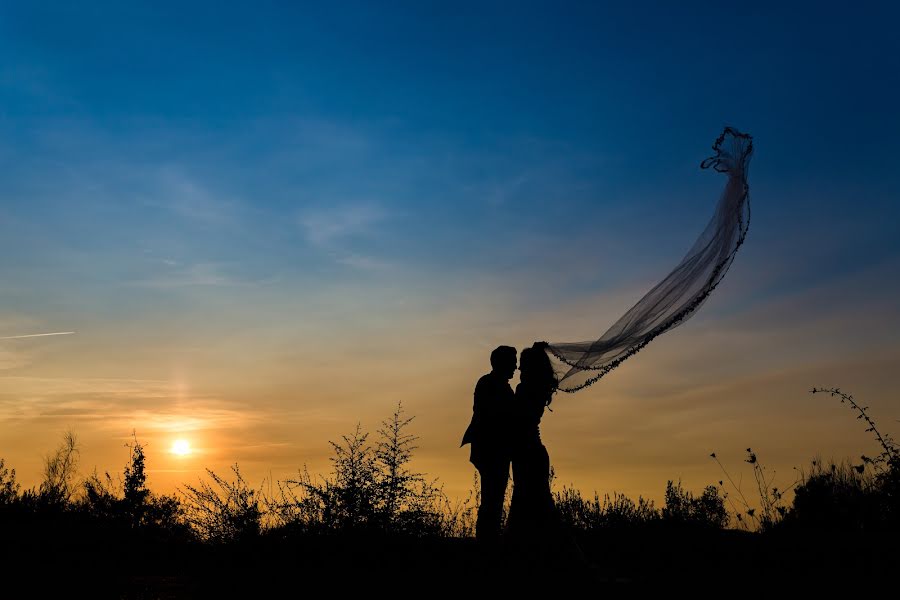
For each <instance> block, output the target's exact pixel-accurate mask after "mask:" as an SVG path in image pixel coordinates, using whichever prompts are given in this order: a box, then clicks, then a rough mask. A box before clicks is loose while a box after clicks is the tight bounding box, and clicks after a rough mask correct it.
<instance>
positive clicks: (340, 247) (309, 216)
mask: <svg viewBox="0 0 900 600" xmlns="http://www.w3.org/2000/svg"><path fill="white" fill-rule="evenodd" d="M388 218H389V213H388V211H387V210H385V208H384V207H383V206H381V205H380V204H377V203H374V202H358V203H350V204H344V205H340V206H333V207H328V208H318V209H315V210H310V211H307V212H306V213H303V214H301V215H300V217H299V218H298V222H299V224H300V227H301V229H302V230H303V234H304V237H305V239H306V241H307V242H308V243H309V244H310V245H311V246H313V247H315V248H318V249H320V250H324V251H327V252H328V255H329V256H330V257H331V258H332V260H334V262H336V263H338V264H341V265H344V266H347V267H351V268H354V269H359V270H363V271H381V270H384V269H387V268H390V267H391V266H392V265H391V264H390V263H389V262H388V261H386V260H384V259H381V258H378V257H376V256H373V255H371V254H367V253H364V252H360V251H358V250H357V249H355V248H354V247H355V246H358V245H360V242H362V241H364V240H365V239H367V238H372V237H374V236H376V235H377V233H378V229H379V227H380V226H381V225H383V224H384V223H385V221H387V219H388Z"/></svg>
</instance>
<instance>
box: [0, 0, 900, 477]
mask: <svg viewBox="0 0 900 600" xmlns="http://www.w3.org/2000/svg"><path fill="white" fill-rule="evenodd" d="M223 4H226V3H190V6H185V5H184V4H183V3H178V4H175V3H173V4H168V5H165V4H164V3H140V2H130V3H124V4H123V3H103V2H98V3H88V4H84V3H81V4H72V3H56V4H54V3H19V4H15V5H14V4H12V3H4V4H3V5H2V9H0V56H2V59H0V169H2V170H0V252H2V253H3V256H5V257H6V258H5V260H4V261H2V262H0V277H2V279H3V280H4V281H5V284H4V286H3V287H2V289H0V335H3V334H8V335H16V334H19V333H31V332H32V331H45V330H77V331H78V332H79V333H78V334H76V336H72V338H73V339H71V340H60V339H48V340H41V341H39V342H35V343H33V344H32V345H30V346H25V345H24V344H18V345H14V346H7V347H5V348H2V349H0V366H2V367H3V369H4V372H5V373H6V375H7V376H8V377H20V378H26V379H27V378H29V377H30V378H32V379H31V380H28V381H25V380H24V379H23V380H22V381H19V380H17V381H19V383H18V384H17V385H21V386H22V387H21V389H22V390H30V391H24V392H21V393H22V394H26V395H28V396H29V397H34V398H38V397H43V396H42V394H45V393H49V392H46V391H41V390H45V388H42V387H40V386H46V385H47V384H46V382H47V380H49V379H53V378H78V377H93V378H104V381H106V379H105V378H123V379H128V380H130V379H131V378H150V379H153V380H154V381H156V380H163V379H167V378H168V377H169V375H170V374H171V373H172V372H176V371H177V372H178V373H186V374H188V375H184V376H185V377H187V378H189V379H191V380H192V381H194V382H195V383H194V385H195V386H196V387H197V389H198V390H205V391H203V392H202V393H203V394H210V395H212V396H215V395H216V394H220V395H221V394H226V392H223V391H221V390H220V389H219V388H220V387H222V388H224V386H225V384H226V383H229V384H230V385H231V387H230V388H229V389H240V390H242V391H241V392H240V393H237V392H234V394H233V395H234V396H235V397H231V396H229V397H228V398H227V401H228V402H235V403H244V404H243V405H242V406H244V405H246V406H251V407H252V406H255V405H254V404H253V402H256V400H252V401H251V400H250V398H259V397H267V396H266V395H267V394H271V395H272V397H273V398H276V397H280V396H278V394H276V393H274V392H272V391H271V390H270V389H269V388H271V387H272V386H275V385H276V382H282V384H283V385H284V386H289V385H291V384H292V383H297V382H298V381H299V383H297V384H298V385H310V386H312V387H314V388H315V389H319V387H318V386H319V383H310V382H306V383H303V382H304V381H305V380H303V378H302V377H300V376H297V377H300V379H299V380H295V379H292V377H294V375H291V376H290V377H289V376H288V375H286V373H288V366H287V365H288V364H291V365H293V367H291V368H293V369H295V370H296V369H300V370H301V371H302V370H303V367H302V365H303V363H304V361H309V360H314V359H312V358H310V357H311V356H312V355H313V353H312V351H311V350H310V351H309V354H307V353H306V352H307V350H302V351H300V350H297V352H296V354H295V353H293V351H292V350H291V348H299V347H303V348H307V349H308V348H319V349H322V351H323V352H324V354H325V357H326V358H323V359H322V360H325V361H329V360H330V361H332V362H334V363H335V364H337V363H339V362H340V361H342V360H344V359H345V357H347V356H348V354H347V353H348V352H349V353H350V354H349V356H351V357H352V358H353V361H354V364H359V362H358V361H360V360H366V357H371V356H372V352H373V351H375V350H373V349H378V348H379V347H380V345H381V344H382V343H383V341H384V340H385V338H386V337H388V338H391V340H392V342H391V343H392V344H395V345H396V347H393V346H392V348H393V349H392V350H391V352H393V354H390V355H391V356H392V357H394V359H395V362H394V363H391V364H390V365H388V366H385V365H380V366H372V365H367V366H365V367H361V368H364V369H380V370H381V372H383V373H386V375H385V377H386V378H387V379H390V377H395V378H398V377H401V376H402V373H403V372H404V368H405V367H404V366H403V365H404V361H405V360H406V359H405V358H404V357H405V356H408V355H409V354H410V353H413V354H416V355H417V358H421V356H418V355H422V354H425V355H429V353H431V354H433V355H434V356H435V359H434V360H435V363H434V364H433V365H431V366H430V367H429V368H432V367H433V368H434V369H437V370H439V369H440V365H448V364H454V365H465V368H462V367H461V368H462V371H461V374H460V375H459V381H461V383H460V384H459V385H460V388H459V389H461V390H467V386H468V385H469V383H470V382H469V381H468V379H466V378H467V377H468V378H469V379H472V382H474V380H475V379H474V378H477V375H478V374H479V369H481V368H482V367H481V366H480V365H481V362H479V360H480V359H482V358H484V357H483V356H481V354H479V353H483V352H484V351H485V349H489V348H490V347H493V345H496V344H499V343H504V342H505V341H506V340H505V339H503V336H512V337H515V338H516V340H517V343H520V344H521V343H522V342H524V341H526V340H528V339H550V340H551V341H569V340H568V339H558V338H559V336H562V337H565V336H568V335H576V336H578V337H579V338H589V337H595V336H599V334H600V333H602V331H603V330H604V329H605V327H606V326H607V325H608V324H610V323H611V322H612V321H613V320H614V319H615V317H616V316H618V314H620V313H621V311H622V310H624V309H626V308H627V307H628V306H629V305H630V304H631V303H632V302H634V301H635V300H636V299H637V298H638V297H640V295H641V293H642V290H646V289H647V286H649V285H652V283H654V282H655V281H656V280H658V279H659V278H660V277H662V276H663V275H665V273H666V272H667V271H668V269H669V268H671V267H672V266H674V265H675V264H676V263H677V261H678V260H679V259H680V257H681V254H682V253H683V252H685V251H686V250H687V249H688V248H689V247H690V245H691V244H692V242H693V240H694V238H695V237H696V235H697V234H699V232H700V231H701V230H702V228H703V226H704V225H705V223H706V219H708V218H709V215H710V214H711V211H712V207H713V205H714V202H715V199H716V197H717V194H718V191H719V190H720V189H721V186H722V184H723V183H724V181H723V180H722V179H723V178H722V176H720V175H717V174H715V173H711V172H703V171H700V169H699V163H700V161H701V160H702V159H703V158H705V157H706V156H708V155H709V154H710V146H711V144H712V142H713V140H714V139H715V138H716V136H717V135H718V134H719V132H720V131H721V129H722V127H723V126H724V125H726V124H730V125H733V126H736V127H738V128H739V129H742V130H744V131H747V132H749V133H751V134H752V135H753V136H754V138H755V146H756V154H755V156H754V159H753V163H752V166H751V174H750V185H751V203H752V209H753V221H752V224H751V228H750V232H749V237H748V240H747V244H746V245H745V246H744V248H742V250H741V252H740V253H739V255H738V257H737V260H736V262H735V265H734V267H733V268H732V271H731V272H730V273H729V276H728V279H726V281H725V283H724V284H723V286H722V288H721V289H720V290H719V291H717V294H718V295H720V296H721V297H722V299H721V300H719V299H718V298H714V299H713V300H712V301H710V302H709V303H708V304H707V305H706V306H705V307H704V313H703V314H702V315H700V316H699V317H698V319H701V320H702V319H706V320H707V321H705V323H707V325H709V326H710V327H713V326H714V325H715V323H717V322H718V321H716V319H719V318H721V319H737V320H738V321H739V322H741V323H743V325H742V327H743V328H744V329H743V330H748V331H749V330H753V329H754V328H756V327H758V325H756V324H754V323H759V320H766V319H770V320H771V321H772V323H775V324H777V328H778V329H779V331H785V330H790V329H791V327H794V326H796V327H798V329H797V331H799V330H800V328H802V327H807V326H808V327H809V329H808V330H807V329H803V337H804V340H805V341H804V342H803V344H807V345H809V347H810V348H822V347H833V348H834V354H833V355H829V356H830V357H831V358H836V357H837V356H838V354H839V350H838V348H839V347H840V344H842V343H844V344H847V345H848V347H852V348H854V349H857V350H859V349H864V350H872V349H873V348H883V347H885V345H888V346H889V345H890V339H887V340H885V339H883V338H884V337H885V336H887V334H888V333H893V332H897V331H900V328H898V325H897V320H896V319H895V318H894V317H893V311H892V310H891V309H890V308H889V307H890V305H891V304H892V303H894V301H896V300H898V299H900V293H898V292H900V290H898V286H897V282H896V281H897V280H896V277H894V275H896V269H897V266H898V265H900V235H898V234H900V208H898V201H900V170H898V169H897V164H898V159H900V148H898V145H897V139H898V134H900V117H898V115H897V112H896V110H897V108H896V107H897V106H900V64H898V63H900V43H898V41H897V36H896V32H895V31H894V27H895V24H896V22H897V19H898V17H900V12H898V9H897V8H895V7H894V6H893V5H892V4H890V3H887V2H883V3H865V2H863V3H855V4H853V5H852V7H851V6H848V5H846V4H838V3H834V4H833V5H832V4H831V3H810V4H806V5H803V4H800V3H790V5H789V6H784V5H783V3H782V4H778V3H771V4H765V3H748V4H745V5H739V6H730V5H712V4H709V3H695V4H688V3H678V4H677V6H676V5H675V4H672V3H629V5H628V7H627V8H625V7H615V6H607V5H605V4H604V3H585V4H579V3H571V4H560V3H515V4H512V3H495V4H491V3H471V4H463V3H458V2H454V3H442V4H439V3H340V4H338V3H332V4H329V6H327V7H325V6H323V5H319V6H311V5H305V4H303V3H271V2H254V3H245V4H239V3H227V6H223ZM848 286H852V289H851V288H850V287H848ZM836 294H837V295H840V294H846V299H847V301H848V303H847V304H843V305H835V302H836V300H834V298H835V295H836ZM598 299H599V300H598ZM799 299H802V301H801V300H799ZM851 300H852V303H849V302H850V301H851ZM597 302H599V303H600V304H597ZM854 306H857V307H858V306H867V307H868V308H867V309H866V311H867V313H868V314H869V316H872V315H881V316H883V320H882V322H881V323H882V324H881V326H878V325H874V324H869V327H870V328H869V329H864V328H862V327H863V326H862V325H859V324H858V323H857V321H856V320H855V319H858V318H861V317H860V314H859V312H858V311H857V310H856V309H854V308H853V307H854ZM555 307H558V308H555ZM872 307H877V309H874V308H872ZM555 310H556V311H558V312H554V311H555ZM579 311H581V312H579ZM879 311H881V312H879ZM555 315H559V316H558V319H557V317H556V316H555ZM816 315H820V316H821V315H827V316H822V317H821V318H822V319H826V321H827V322H828V323H835V322H837V323H839V324H840V323H842V322H843V327H844V328H847V329H849V330H852V331H855V332H856V337H853V339H850V340H848V339H847V337H846V333H845V332H844V331H843V330H840V327H838V328H837V329H835V330H834V332H833V333H828V332H829V331H830V330H828V329H827V328H823V327H821V326H816V325H812V324H811V322H812V321H811V319H814V318H816ZM751 316H752V318H751ZM753 319H756V321H753ZM885 323H886V324H885ZM804 324H805V325H804ZM703 326H706V325H701V327H703ZM774 326H775V325H773V327H774ZM585 327H587V328H588V330H584V328H585ZM839 330H840V331H839ZM580 331H584V333H578V332H580ZM673 335H676V334H674V333H673ZM677 335H680V336H682V337H681V338H679V339H680V340H681V341H683V342H685V343H687V340H688V338H689V337H690V335H691V334H690V331H689V329H688V328H682V330H680V331H679V332H678V333H677ZM798 335H799V334H798ZM447 336H450V337H452V341H451V340H450V338H448V337H447ZM516 336H519V337H516ZM816 336H819V337H816ZM887 337H888V338H890V336H887ZM76 338H77V339H76ZM891 339H893V338H891ZM778 343H779V344H780V345H781V348H782V350H783V349H784V347H785V346H786V347H787V348H790V347H791V344H794V343H796V344H800V342H799V341H798V340H797V339H794V340H792V339H782V340H780V341H779V342H778ZM445 346H447V347H451V346H452V347H453V348H455V349H458V351H459V353H464V352H466V350H465V348H467V347H468V348H471V349H472V350H471V352H472V356H473V357H474V358H464V357H463V355H462V354H458V355H454V356H456V358H454V359H452V360H455V361H457V362H450V363H447V362H446V360H449V359H447V358H446V357H445V356H444V354H442V353H441V351H440V350H439V349H440V348H443V347H445ZM802 347H803V348H806V347H807V346H802ZM798 348H799V346H798ZM404 352H406V353H407V354H404ZM776 354H777V353H776ZM476 355H477V356H476ZM813 355H814V353H813ZM779 356H781V355H780V354H779ZM782 358H783V357H782ZM636 360H637V359H636ZM641 360H646V361H648V362H647V363H646V364H648V365H650V364H655V363H653V360H654V359H653V358H652V357H651V358H646V359H644V358H642V359H641ZM823 360H824V359H823ZM279 361H284V365H285V366H284V369H285V371H280V370H278V369H277V368H276V367H275V366H273V365H276V364H277V365H281V364H282V363H281V362H279ZM314 364H315V365H316V366H314V367H311V368H312V369H314V370H317V371H323V370H325V371H327V369H326V368H325V367H322V366H321V365H319V363H314ZM423 368H424V367H423ZM722 368H725V367H724V366H723V367H722ZM729 368H730V367H729ZM760 368H761V369H762V370H763V371H765V369H764V368H763V367H760ZM765 368H769V369H770V371H771V368H772V367H771V365H769V366H768V367H765ZM392 369H395V370H393V371H392ZM465 369H469V370H468V371H467V370H465ZM242 370H243V371H246V372H253V373H259V375H258V377H259V378H260V379H265V378H268V379H267V380H266V382H264V383H265V385H262V384H261V386H262V387H260V388H259V389H253V388H252V386H249V387H246V386H245V387H246V389H245V387H242V385H244V384H241V383H238V382H236V381H233V380H232V379H229V377H228V372H236V371H237V372H239V371H242ZM426 370H427V369H426ZM470 371H471V372H470ZM714 371H715V369H714V368H710V372H714ZM428 372H430V373H431V372H436V371H428ZM263 373H265V375H263ZM729 374H730V375H734V374H735V373H734V372H733V371H729ZM255 377H257V375H255ZM329 377H339V376H337V375H328V376H325V375H323V381H333V379H328V378H329ZM473 377H474V378H473ZM279 378H282V379H279ZM38 380H40V381H38ZM92 381H95V380H92ZM40 382H43V383H40ZM813 383H816V382H810V385H812V384H813ZM73 385H74V384H73ZM322 385H325V384H324V383H323V384H322ZM448 385H449V384H448ZM453 385H457V384H453ZM29 386H31V387H29ZM85 386H87V387H85ZM267 386H268V387H267ZM77 387H78V389H79V390H85V389H90V386H89V385H87V384H85V383H84V382H81V383H79V386H77ZM17 389H19V388H17ZM54 389H56V388H54ZM104 389H105V388H104ZM78 393H79V394H80V393H82V392H81V391H79V392H78ZM85 393H86V392H85ZM198 393H200V392H199V391H198ZM229 393H230V392H229ZM347 393H349V392H347ZM448 393H449V392H448ZM465 393H466V394H468V393H469V392H468V391H465ZM153 394H157V392H153ZM163 395H165V394H163ZM152 396H153V397H154V398H155V397H157V396H155V395H152ZM20 397H21V396H17V397H16V398H20ZM217 397H218V396H217ZM19 401H20V400H17V399H9V400H7V402H8V403H9V405H14V403H15V402H19ZM222 401H223V402H224V401H225V400H222ZM272 403H273V405H280V404H279V403H283V402H282V401H281V400H272ZM465 404H466V403H465V402H463V408H462V410H461V412H459V414H456V413H454V417H453V418H456V419H462V420H463V421H464V420H465V415H464V414H463V413H465V411H466V410H468V407H467V406H465ZM246 406H245V408H246ZM427 406H428V405H426V404H423V405H422V406H421V410H422V411H424V410H427ZM242 410H244V409H242ZM248 410H249V409H248ZM336 410H337V409H336ZM341 411H343V412H341ZM357 412H359V411H357V410H356V409H355V408H353V406H352V404H351V405H347V406H345V407H344V408H342V409H340V411H337V412H336V413H335V414H334V415H332V416H331V417H329V418H333V419H336V420H340V419H339V417H340V418H343V419H345V420H349V421H352V420H354V418H356V414H357ZM363 412H364V411H363ZM381 412H382V413H384V414H387V410H386V409H385V410H383V411H381ZM10 414H11V413H10ZM242 414H248V413H246V411H245V412H244V413H242ZM266 414H268V413H266ZM373 414H381V413H378V412H377V411H376V412H375V413H373ZM424 420H425V424H424V425H423V427H425V430H426V431H431V430H430V429H428V428H429V427H432V428H433V430H434V431H439V430H441V429H440V426H439V425H438V424H436V423H435V424H433V425H429V424H428V420H427V418H425V419H424ZM129 422H131V421H129ZM341 422H343V421H341ZM463 425H464V423H463ZM35 426H37V425H35ZM83 427H86V426H83ZM441 431H443V430H441ZM453 431H454V432H455V429H454V430H453ZM129 433H130V429H129V431H125V432H123V435H127V434H129ZM97 435H99V434H97ZM286 435H287V434H286ZM454 435H455V433H453V434H452V435H451V434H450V433H447V437H448V439H449V438H452V437H453V436H454ZM442 442H443V440H442ZM98 443H99V442H98ZM23 452H24V451H23ZM299 453H300V450H297V451H296V454H298V455H299ZM435 454H436V455H437V454H439V453H438V452H437V451H435ZM551 454H552V452H551ZM28 456H31V455H28ZM291 456H294V455H291ZM456 458H458V457H455V458H453V459H452V460H456ZM260 460H262V459H260ZM273 460H274V459H273ZM449 460H450V459H448V461H449ZM635 485H636V484H635Z"/></svg>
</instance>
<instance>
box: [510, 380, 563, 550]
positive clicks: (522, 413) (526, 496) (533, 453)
mask: <svg viewBox="0 0 900 600" xmlns="http://www.w3.org/2000/svg"><path fill="white" fill-rule="evenodd" d="M549 394H550V392H548V391H546V390H542V389H539V387H538V386H534V385H529V384H527V383H520V384H519V385H518V386H517V387H516V400H515V405H514V406H515V412H514V413H513V432H512V470H513V493H512V500H511V502H510V507H509V517H508V519H507V524H508V528H509V532H510V534H511V535H513V536H529V537H531V536H534V535H542V534H545V533H547V532H548V531H547V530H548V529H549V528H552V527H555V526H557V525H558V522H557V518H556V508H555V506H554V504H553V495H552V494H551V492H550V456H549V455H548V454H547V448H546V447H545V446H544V444H543V443H542V442H541V432H540V422H541V417H542V416H543V414H544V407H545V406H546V405H547V400H548V396H549Z"/></svg>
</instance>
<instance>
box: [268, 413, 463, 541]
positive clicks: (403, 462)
mask: <svg viewBox="0 0 900 600" xmlns="http://www.w3.org/2000/svg"><path fill="white" fill-rule="evenodd" d="M412 420H413V419H412V418H404V416H403V408H402V406H400V405H399V404H398V406H397V409H396V410H395V411H394V413H393V415H392V416H391V418H390V419H388V420H385V421H383V422H382V426H381V428H380V429H379V431H378V432H379V435H380V439H379V441H378V442H377V443H376V444H375V445H374V446H373V445H371V444H370V443H369V441H368V438H369V436H368V434H367V433H365V432H364V431H363V430H362V428H361V426H359V425H357V427H356V429H355V431H354V432H353V433H351V434H350V435H345V436H342V440H343V441H342V442H341V443H337V442H329V443H330V444H331V446H332V449H333V450H334V455H333V456H332V457H331V459H330V460H331V464H332V474H331V477H324V478H319V479H313V478H312V477H311V476H310V475H309V472H308V471H307V470H306V469H305V468H304V470H303V471H301V472H300V476H299V477H298V478H297V479H293V480H288V481H286V482H283V483H280V484H279V495H278V497H277V498H275V499H272V501H271V502H270V509H271V514H272V516H273V517H274V518H275V521H276V523H277V524H278V525H281V526H288V525H290V526H291V527H294V528H301V529H303V530H305V531H313V532H329V533H336V532H341V533H378V534H394V535H404V536H438V535H444V534H446V533H447V532H448V531H451V530H454V531H455V530H458V529H459V525H460V523H461V518H462V517H461V510H460V509H459V508H458V507H457V509H455V510H454V509H452V508H450V506H449V501H448V500H447V499H446V497H445V496H444V494H443V493H442V492H441V490H440V489H439V488H437V487H436V486H435V485H434V482H431V481H428V480H426V479H425V477H424V476H423V475H422V474H421V473H416V472H413V471H411V470H410V469H409V464H410V462H411V461H412V455H413V451H414V450H415V449H416V447H415V446H414V445H413V443H414V442H415V440H416V439H417V438H416V437H415V436H413V435H409V434H407V433H406V428H407V427H408V425H409V424H410V422H412Z"/></svg>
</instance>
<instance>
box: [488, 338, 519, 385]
mask: <svg viewBox="0 0 900 600" xmlns="http://www.w3.org/2000/svg"><path fill="white" fill-rule="evenodd" d="M491 367H492V368H493V369H494V373H496V374H498V375H502V376H503V377H505V378H506V379H512V376H513V375H515V373H516V349H515V348H513V347H512V346H497V347H496V348H494V351H493V352H491Z"/></svg>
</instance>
